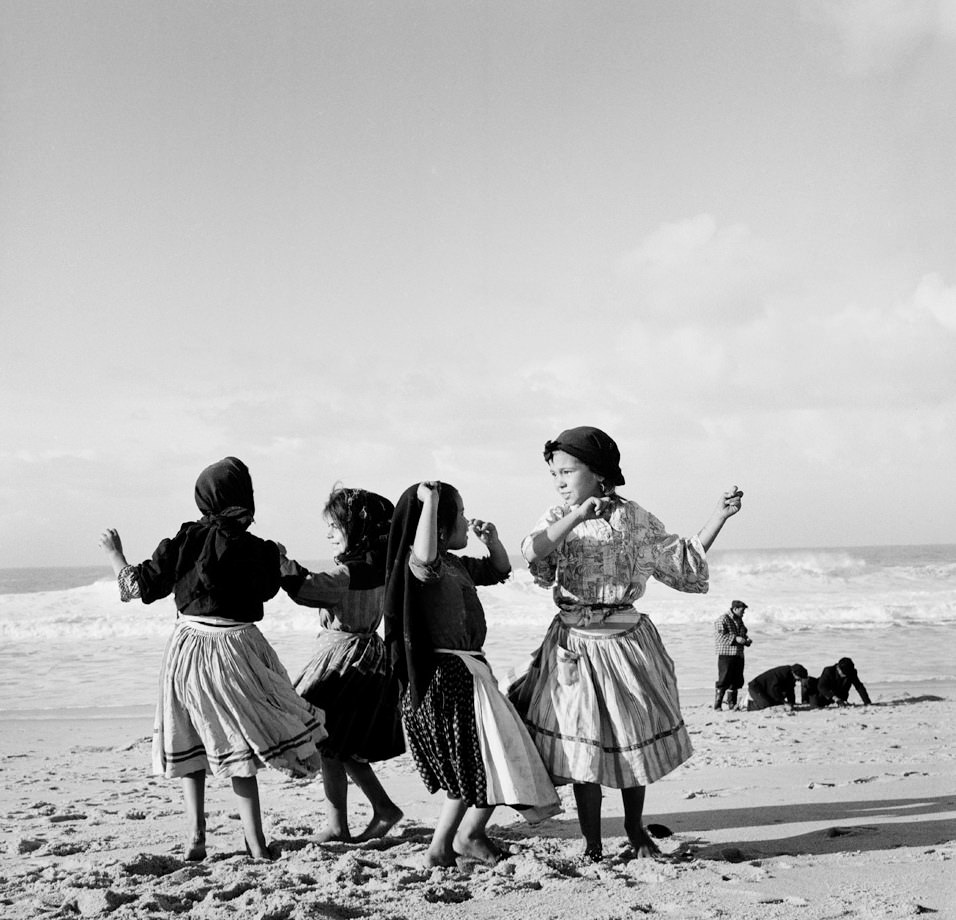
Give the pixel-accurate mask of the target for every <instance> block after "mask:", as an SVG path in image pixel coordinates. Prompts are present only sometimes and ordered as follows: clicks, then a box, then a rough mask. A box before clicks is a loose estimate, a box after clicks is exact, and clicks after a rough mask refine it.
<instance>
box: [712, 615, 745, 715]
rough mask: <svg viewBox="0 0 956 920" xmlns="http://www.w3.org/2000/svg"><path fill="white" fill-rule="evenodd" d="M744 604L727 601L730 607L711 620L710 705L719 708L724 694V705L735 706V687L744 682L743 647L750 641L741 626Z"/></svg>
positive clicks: (730, 707) (729, 707)
mask: <svg viewBox="0 0 956 920" xmlns="http://www.w3.org/2000/svg"><path fill="white" fill-rule="evenodd" d="M746 612H747V605H746V604H745V603H744V602H743V601H731V602H730V610H729V611H728V612H727V613H722V614H721V615H720V616H719V617H717V619H716V620H715V621H714V640H715V642H716V645H717V689H716V691H715V694H714V709H720V708H721V706H722V705H723V702H724V694H725V693H726V694H727V708H728V709H736V708H737V691H738V690H739V689H740V688H741V687H742V686H743V685H744V649H745V648H746V647H748V646H750V645H753V640H752V639H751V638H750V637H749V636H748V635H747V627H746V626H744V614H745V613H746Z"/></svg>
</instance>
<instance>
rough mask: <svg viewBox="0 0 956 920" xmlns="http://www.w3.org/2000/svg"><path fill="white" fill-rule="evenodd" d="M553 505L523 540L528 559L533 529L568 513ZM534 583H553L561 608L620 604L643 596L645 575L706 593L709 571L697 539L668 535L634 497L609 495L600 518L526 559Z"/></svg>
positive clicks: (540, 528) (565, 508)
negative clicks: (533, 558)
mask: <svg viewBox="0 0 956 920" xmlns="http://www.w3.org/2000/svg"><path fill="white" fill-rule="evenodd" d="M570 510H571V509H570V508H569V507H568V506H567V505H557V506H555V507H553V508H551V509H550V510H549V511H548V512H547V513H546V514H545V515H544V517H543V518H542V519H541V520H540V521H539V522H538V523H537V525H535V528H534V529H533V530H532V531H531V533H530V534H529V535H528V536H527V537H525V539H524V540H523V541H522V543H521V551H522V553H523V554H524V555H525V557H526V558H527V556H528V554H529V553H530V550H531V543H532V540H533V539H534V537H535V535H536V534H539V533H541V532H542V531H544V530H547V528H548V527H550V526H551V525H552V524H553V523H554V522H555V521H559V520H560V519H561V518H563V517H564V516H565V515H566V514H568V513H569V512H570ZM529 568H530V570H531V574H532V575H533V576H534V580H535V583H536V584H538V585H540V586H541V587H542V588H548V587H551V586H552V585H554V602H555V604H557V605H558V607H560V608H561V609H562V610H563V611H569V612H580V613H584V611H583V610H582V608H598V609H600V608H609V609H614V608H618V609H620V608H624V607H628V606H630V605H631V604H633V603H634V602H635V601H636V600H637V599H638V598H640V597H641V596H643V594H644V588H645V586H646V584H647V581H648V579H649V578H656V579H657V580H658V581H662V582H663V583H664V584H665V585H667V586H668V587H671V588H674V589H676V590H678V591H685V592H687V593H688V594H706V593H707V589H708V587H709V586H708V578H709V571H708V567H707V557H706V555H705V554H704V548H703V546H702V545H701V542H700V540H699V539H698V538H697V537H696V536H693V537H691V538H689V539H688V538H686V537H678V536H676V535H675V534H669V533H668V532H667V530H666V529H665V527H664V525H663V524H662V523H661V522H660V521H659V520H658V519H657V518H656V517H654V515H653V514H651V513H650V512H649V511H645V510H644V509H643V508H642V507H641V506H640V505H638V504H637V502H632V501H628V500H627V499H625V498H622V497H621V496H619V495H616V494H615V495H613V496H612V497H611V502H610V504H609V505H608V508H607V511H606V512H605V514H604V516H603V517H600V518H595V519H594V520H591V521H584V522H582V523H581V524H578V526H577V527H575V528H574V530H572V531H571V533H569V534H568V535H567V537H565V539H564V542H563V543H561V544H559V545H558V546H557V547H555V548H554V550H552V552H551V553H549V554H548V555H547V556H544V557H543V558H541V559H538V560H537V561H535V562H532V563H530V564H529Z"/></svg>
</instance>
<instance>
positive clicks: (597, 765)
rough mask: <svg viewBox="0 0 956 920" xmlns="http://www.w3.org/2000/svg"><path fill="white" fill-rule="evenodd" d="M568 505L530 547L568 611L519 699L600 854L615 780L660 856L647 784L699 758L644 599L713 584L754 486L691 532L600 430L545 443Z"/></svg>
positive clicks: (588, 850) (631, 831)
mask: <svg viewBox="0 0 956 920" xmlns="http://www.w3.org/2000/svg"><path fill="white" fill-rule="evenodd" d="M544 459H545V461H546V463H547V464H548V467H549V470H550V473H551V477H552V480H553V483H554V487H555V489H556V490H557V492H558V494H559V495H560V496H561V503H560V504H558V505H555V506H554V507H552V508H550V509H549V510H548V511H547V512H546V513H545V515H544V516H543V517H542V518H541V520H540V521H539V522H538V523H537V524H536V525H535V527H534V529H533V530H532V531H531V533H530V535H529V536H527V537H526V538H525V540H524V541H523V542H522V544H521V552H522V554H523V555H524V557H525V559H527V560H528V564H529V567H530V570H531V573H532V575H533V576H534V579H535V582H536V583H537V584H538V585H539V586H541V587H553V596H554V601H555V604H556V605H557V608H558V610H557V615H556V616H555V618H554V620H553V621H552V623H551V625H550V627H549V628H548V632H547V634H546V635H545V637H544V641H543V643H542V645H541V647H540V648H539V649H538V650H537V652H536V653H535V657H534V659H533V661H532V664H531V667H530V669H529V670H528V672H527V674H525V675H524V676H523V677H522V678H520V679H518V680H517V681H515V682H514V684H513V685H512V686H511V688H510V690H509V696H510V697H511V699H512V701H513V702H514V703H515V706H516V707H517V708H518V711H519V712H521V713H522V714H523V715H524V718H525V722H526V724H527V725H528V728H529V729H530V731H531V735H532V737H533V738H534V741H535V744H536V745H537V746H538V750H539V751H540V752H541V756H542V757H543V759H544V762H545V765H546V766H547V768H548V772H549V773H550V774H551V777H552V779H553V780H554V782H555V783H558V784H563V783H573V785H574V798H575V802H576V803H577V808H578V821H579V823H580V826H581V833H582V835H583V837H584V853H583V856H582V858H583V859H584V860H586V861H590V862H597V861H599V860H601V859H602V858H603V843H602V833H601V800H602V792H601V787H602V786H610V787H613V788H616V789H620V790H621V797H622V799H623V803H624V827H625V830H626V832H627V836H628V839H629V841H630V843H631V847H632V850H633V855H634V856H637V857H647V856H653V855H655V854H657V853H659V850H658V848H657V845H656V844H655V843H654V842H653V841H652V840H651V838H650V836H649V835H648V833H647V830H646V829H645V827H644V826H643V812H644V790H645V786H646V785H647V784H648V783H653V782H656V781H657V780H659V779H660V778H661V777H663V776H665V775H666V774H668V773H670V772H671V771H672V770H674V769H675V768H676V767H677V766H679V765H680V764H681V763H683V762H684V761H685V760H687V759H688V758H689V757H690V755H691V753H692V747H691V743H690V738H689V736H688V733H687V729H686V728H685V726H684V719H683V716H682V715H681V711H680V701H679V699H678V693H677V679H676V675H675V673H674V664H673V662H672V661H671V658H670V656H669V655H668V654H667V652H666V651H665V649H664V645H663V643H662V642H661V639H660V636H659V635H658V632H657V629H656V628H655V626H654V624H653V622H652V621H651V619H650V617H649V616H647V615H646V614H644V613H641V612H639V611H637V610H635V609H634V603H635V602H636V601H637V600H638V599H639V598H640V597H641V596H642V595H643V594H644V589H645V586H646V584H647V581H648V579H650V578H656V579H657V580H658V581H661V582H663V583H664V584H666V585H668V586H669V587H671V588H674V589H676V590H678V591H685V592H688V593H692V594H695V593H696V594H702V593H704V592H706V591H707V588H708V577H709V573H708V567H707V559H706V556H705V553H706V551H707V550H708V549H709V548H710V546H711V544H712V543H713V542H714V539H715V538H716V537H717V534H718V533H719V532H720V530H721V528H722V527H723V525H724V523H725V521H726V520H727V519H728V518H729V517H731V515H734V514H736V513H737V512H738V511H739V510H740V504H741V499H742V496H743V493H742V492H741V491H739V490H738V489H737V488H736V486H735V487H734V488H732V489H730V490H729V491H728V492H725V493H724V494H723V495H722V496H721V499H720V501H719V502H718V504H717V508H716V509H715V511H714V513H713V514H712V515H711V518H710V520H709V521H708V522H707V523H706V524H705V525H704V527H703V529H702V530H701V531H700V533H698V534H697V535H696V536H694V537H690V538H684V537H679V536H675V535H673V534H670V533H668V532H667V530H666V528H665V527H664V525H663V524H662V523H661V522H660V521H659V520H658V519H657V518H656V517H654V515H652V514H651V513H650V512H648V511H645V510H644V508H642V507H641V506H640V505H638V504H637V503H636V502H633V501H629V500H628V499H625V498H623V497H622V496H620V495H619V494H618V493H617V487H618V486H621V485H624V476H623V474H622V473H621V468H620V452H619V451H618V447H617V445H616V444H615V443H614V441H613V440H612V439H611V438H610V437H609V436H608V435H607V434H606V433H605V432H603V431H601V430H600V429H598V428H592V427H588V426H584V427H579V428H570V429H568V430H566V431H562V432H561V434H559V435H558V436H557V438H555V439H554V440H553V441H548V442H547V443H546V444H545V445H544Z"/></svg>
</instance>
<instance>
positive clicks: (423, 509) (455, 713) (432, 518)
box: [385, 482, 561, 866]
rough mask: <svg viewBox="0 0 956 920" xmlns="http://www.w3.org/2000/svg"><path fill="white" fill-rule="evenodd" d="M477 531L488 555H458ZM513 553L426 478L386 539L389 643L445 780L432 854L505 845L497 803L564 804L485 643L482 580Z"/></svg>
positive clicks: (476, 853) (501, 576)
mask: <svg viewBox="0 0 956 920" xmlns="http://www.w3.org/2000/svg"><path fill="white" fill-rule="evenodd" d="M469 530H470V531H471V532H472V533H474V534H475V536H477V537H478V539H479V540H481V542H482V543H483V544H484V545H485V546H486V547H487V548H488V556H487V557H485V558H470V557H458V556H455V555H453V554H452V553H451V552H449V550H456V549H463V548H464V547H465V546H466V545H467V543H468V533H469ZM510 572H511V564H510V563H509V561H508V554H507V553H506V551H505V548H504V547H503V546H502V545H501V541H500V540H499V539H498V531H497V528H496V527H495V526H494V524H491V523H489V522H486V521H479V520H472V521H469V520H468V519H467V518H466V517H465V514H464V507H463V504H462V500H461V496H460V495H459V494H458V491H457V490H456V489H455V488H454V487H452V486H449V485H447V484H441V483H437V482H423V483H420V484H418V485H414V486H411V487H410V488H409V489H407V490H406V491H405V493H404V494H403V495H402V497H401V499H399V502H398V504H397V506H396V509H395V515H394V517H393V519H392V528H391V533H390V534H389V540H388V575H387V579H386V588H385V642H386V645H387V646H388V647H389V649H390V652H391V654H392V660H393V662H394V667H395V669H396V673H397V674H398V675H399V676H400V678H401V680H402V683H403V685H404V694H403V697H402V719H403V722H404V725H405V733H406V735H407V738H408V745H409V748H410V749H411V752H412V756H413V758H414V760H415V765H416V766H417V767H418V771H419V773H420V774H421V776H422V779H423V780H424V782H425V785H426V786H427V787H428V790H429V792H433V793H434V792H437V791H438V790H439V789H443V790H445V795H446V799H445V803H444V805H443V806H442V810H441V814H440V816H439V819H438V823H437V825H436V826H435V832H434V834H433V835H432V841H431V845H430V846H429V848H428V852H427V854H426V857H425V858H426V862H427V864H428V865H431V866H452V865H455V863H456V861H457V858H458V857H459V856H462V857H466V858H472V859H477V860H480V861H482V862H486V863H495V862H497V861H498V860H499V859H501V858H503V856H505V855H506V854H505V853H504V852H503V851H502V850H501V848H500V847H499V846H498V845H497V844H496V843H495V842H494V841H492V840H491V839H490V838H489V837H488V835H487V832H486V827H487V825H488V821H489V820H490V818H491V814H492V811H493V810H494V807H495V806H496V805H511V806H512V807H514V808H517V809H519V810H520V813H521V814H522V815H523V816H524V817H525V818H526V820H528V821H529V822H531V823H536V822H538V821H541V820H543V819H544V818H547V817H550V816H551V815H554V814H557V813H558V812H560V811H561V807H560V804H559V803H558V797H557V794H556V793H555V791H554V786H553V784H552V783H551V781H550V780H549V779H548V775H547V772H546V771H545V769H544V766H543V765H542V763H541V758H540V756H539V755H538V752H537V751H536V750H535V747H534V744H533V743H532V742H531V739H530V737H529V736H528V732H527V730H526V729H525V728H524V726H523V725H522V723H521V719H520V717H519V716H518V714H517V712H515V710H514V707H513V706H511V705H510V704H509V703H508V701H507V700H506V699H505V698H504V697H503V696H502V694H501V693H500V691H499V690H498V687H497V684H496V683H495V680H494V677H493V676H492V673H491V669H490V668H489V666H488V663H487V662H486V661H485V658H484V654H483V652H482V650H481V647H482V644H483V642H484V640H485V633H486V627H485V615H484V610H483V609H482V606H481V601H480V600H479V598H478V592H477V590H476V588H475V586H476V585H493V584H498V583H499V582H502V581H504V580H505V579H506V578H507V577H508V575H509V574H510Z"/></svg>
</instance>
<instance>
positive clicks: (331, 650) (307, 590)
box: [279, 488, 405, 843]
mask: <svg viewBox="0 0 956 920" xmlns="http://www.w3.org/2000/svg"><path fill="white" fill-rule="evenodd" d="M393 510H394V509H393V506H392V503H391V502H390V501H389V500H388V499H387V498H383V497H382V496H381V495H376V494H375V493H374V492H367V491H366V490H365V489H345V488H336V489H334V490H333V491H332V493H331V495H329V499H328V501H327V502H326V504H325V508H324V515H325V521H326V524H327V525H328V528H329V531H328V538H329V541H330V542H331V544H332V546H333V548H334V550H335V557H334V562H335V568H334V569H333V570H332V571H330V572H310V571H309V570H308V569H306V568H304V567H303V566H301V565H299V563H298V562H295V561H294V560H291V559H288V558H287V557H286V554H285V548H284V547H283V546H281V545H280V546H279V551H280V554H281V573H282V588H283V589H284V590H285V592H286V593H287V594H288V595H289V597H291V598H292V600H294V601H295V602H296V603H297V604H302V605H303V606H306V607H316V608H318V610H319V617H318V619H319V625H320V626H321V627H322V630H321V632H320V633H319V635H318V638H317V641H316V646H315V652H314V654H313V656H312V659H311V661H309V663H308V664H307V665H306V666H305V668H304V670H303V671H302V673H301V674H300V675H299V676H298V678H296V680H295V689H296V690H297V691H298V692H299V693H300V694H301V695H302V696H303V697H305V699H307V700H308V701H309V702H310V703H311V704H312V705H313V706H316V707H317V708H319V709H321V710H323V711H324V712H325V728H326V730H327V731H328V733H329V734H328V737H327V738H326V739H325V740H324V741H323V742H322V743H321V744H320V745H319V749H320V750H321V752H322V781H323V785H324V788H325V800H326V815H327V820H328V824H327V826H326V827H325V829H324V830H323V831H322V832H321V833H320V834H319V837H318V842H319V843H325V842H326V841H329V840H342V841H354V842H361V841H363V840H370V839H371V838H373V837H383V836H384V835H385V834H387V833H388V831H389V830H390V829H391V828H392V827H393V826H394V825H395V824H396V823H397V822H398V821H399V820H400V819H401V818H402V811H401V809H400V808H399V807H398V806H397V805H396V804H395V803H394V802H393V801H392V800H391V798H390V797H389V795H388V793H387V792H386V791H385V789H384V788H383V787H382V784H381V783H380V782H379V780H378V777H377V776H376V775H375V771H374V770H373V768H372V763H373V762H375V761H381V760H387V759H389V758H390V757H397V756H398V755H399V754H401V753H402V752H404V750H405V741H404V738H403V736H402V723H401V717H400V716H399V712H398V692H397V690H398V687H397V684H396V683H395V682H394V681H392V680H391V679H390V677H389V674H390V670H391V669H390V668H389V667H388V661H387V655H386V651H385V644H384V642H383V641H382V639H381V638H380V637H379V635H378V633H377V632H376V630H377V629H378V626H379V624H380V623H381V621H382V598H383V596H384V594H385V554H386V550H387V549H388V529H389V526H390V524H391V521H392V511H393ZM349 778H351V779H352V781H353V782H354V783H355V785H356V786H358V787H359V789H361V790H362V793H363V794H364V795H365V797H366V798H367V799H368V801H369V803H370V804H371V806H372V819H371V821H370V822H369V824H368V826H367V827H366V828H365V830H364V831H362V833H360V834H359V835H358V836H356V837H353V836H352V834H351V832H350V831H349V824H348V780H349Z"/></svg>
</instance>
